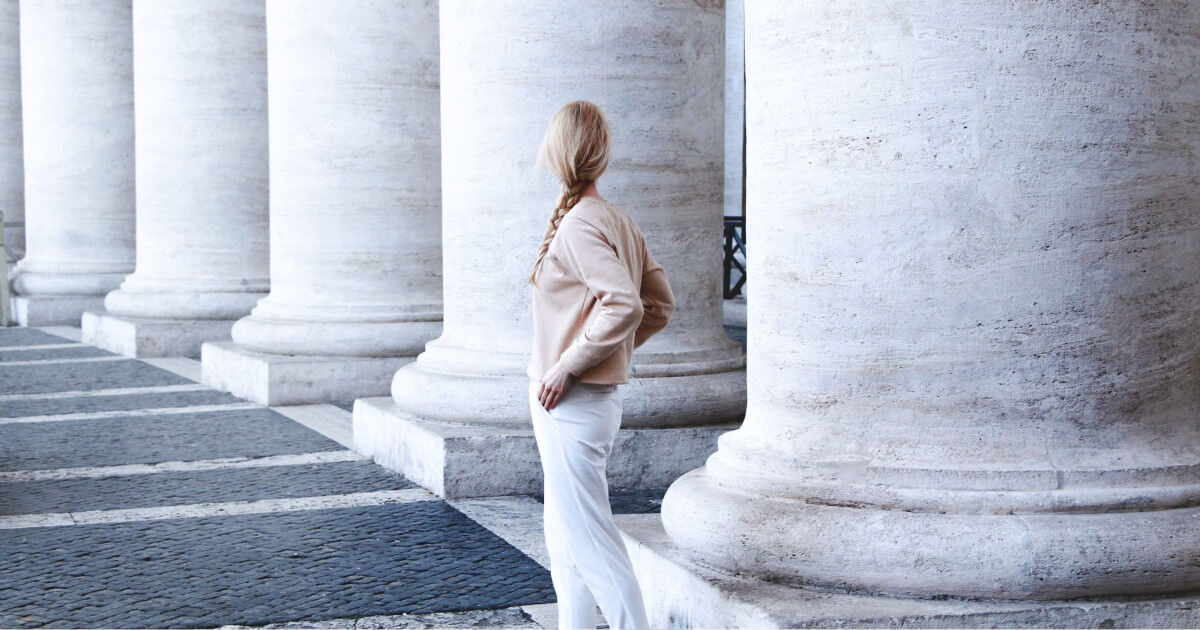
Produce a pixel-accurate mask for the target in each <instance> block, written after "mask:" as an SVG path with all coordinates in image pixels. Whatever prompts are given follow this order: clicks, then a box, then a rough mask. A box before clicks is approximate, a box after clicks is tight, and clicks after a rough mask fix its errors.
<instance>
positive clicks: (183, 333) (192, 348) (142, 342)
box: [81, 311, 237, 358]
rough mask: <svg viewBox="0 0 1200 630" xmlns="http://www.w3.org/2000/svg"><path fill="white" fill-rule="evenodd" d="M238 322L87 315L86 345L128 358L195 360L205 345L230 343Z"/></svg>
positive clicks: (84, 340)
mask: <svg viewBox="0 0 1200 630" xmlns="http://www.w3.org/2000/svg"><path fill="white" fill-rule="evenodd" d="M235 321H237V320H236V319H149V318H144V317H126V316H120V315H113V314H112V313H106V312H96V311H86V312H84V314H83V320H82V325H81V327H82V329H83V342H84V343H87V344H91V345H93V346H97V347H100V348H104V349H105V350H108V351H109V352H116V353H118V354H123V355H125V356H127V357H135V358H136V357H179V356H185V357H195V356H199V355H200V344H202V343H204V342H205V341H222V340H228V339H229V329H231V328H233V323H234V322H235Z"/></svg>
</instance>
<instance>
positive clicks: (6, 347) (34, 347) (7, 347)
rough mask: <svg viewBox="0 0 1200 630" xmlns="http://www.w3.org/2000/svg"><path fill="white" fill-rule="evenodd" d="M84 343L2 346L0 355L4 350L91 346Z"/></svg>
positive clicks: (25, 350) (29, 350)
mask: <svg viewBox="0 0 1200 630" xmlns="http://www.w3.org/2000/svg"><path fill="white" fill-rule="evenodd" d="M91 347H92V346H89V345H87V344H85V343H48V344H45V345H41V346H2V347H0V356H3V355H4V353H5V352H31V351H36V350H59V349H61V348H91Z"/></svg>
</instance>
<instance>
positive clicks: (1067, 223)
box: [662, 0, 1200, 599]
mask: <svg viewBox="0 0 1200 630" xmlns="http://www.w3.org/2000/svg"><path fill="white" fill-rule="evenodd" d="M1176 8H1179V5H1172V7H1168V6H1166V5H1154V6H1149V5H1145V4H1144V3H1140V2H1111V3H1105V4H1103V5H1097V4H1095V3H1091V2H1082V1H1070V2H1058V3H1052V4H1044V5H1037V6H1034V5H1022V6H1020V7H1017V6H1014V5H1006V4H996V3H992V2H985V1H974V2H963V3H956V4H954V5H947V4H946V3H942V2H933V1H928V2H914V3H907V4H904V5H903V6H899V5H890V4H881V3H878V2H873V1H870V0H862V1H857V0H856V1H851V2H839V3H837V4H836V5H834V4H828V3H794V4H779V5H775V4H773V5H765V4H752V5H750V6H749V7H748V10H747V21H746V33H747V48H746V64H747V69H748V70H747V72H748V81H749V82H748V86H747V90H748V92H749V93H752V94H755V95H756V96H755V98H753V99H752V100H751V101H750V103H749V107H748V110H747V116H748V122H749V134H748V138H749V140H750V147H749V150H748V155H749V156H750V164H749V169H750V173H751V180H750V191H749V194H750V198H751V199H752V200H753V204H752V206H751V211H750V217H749V221H750V222H751V223H752V227H751V232H753V233H754V234H757V235H759V236H758V237H757V238H755V239H754V240H753V245H752V246H751V247H750V249H749V260H748V264H749V267H750V269H749V271H750V274H751V276H752V277H753V278H754V283H755V287H756V288H755V299H754V301H753V302H750V303H748V305H747V306H748V310H747V320H748V321H747V331H748V334H749V337H748V347H749V365H748V368H749V373H748V383H749V403H748V410H747V416H746V419H745V422H744V424H743V425H742V427H741V428H740V429H739V430H737V431H733V432H730V433H728V434H725V435H723V436H721V439H720V441H719V448H718V451H717V452H716V453H715V454H713V455H712V456H711V457H710V458H709V459H708V461H707V465H706V467H704V468H701V469H697V470H695V471H691V472H689V473H688V474H686V475H684V476H683V477H681V478H680V479H678V480H676V481H675V483H674V484H672V486H671V488H670V490H669V491H668V492H667V494H666V496H665V497H664V501H663V506H662V515H663V522H664V524H665V528H666V532H667V533H668V534H670V536H671V538H672V540H673V541H674V542H675V543H676V544H678V545H679V546H680V547H681V548H682V549H684V550H686V551H687V552H688V553H689V554H690V555H691V556H692V557H693V558H694V559H696V560H697V561H700V562H703V563H705V564H708V565H711V566H716V567H721V568H724V569H726V570H729V571H737V572H741V573H742V574H744V575H749V576H759V577H763V578H769V579H772V580H776V581H780V582H788V583H798V582H801V581H803V582H806V583H815V584H823V585H833V586H839V587H847V588H858V589H865V590H873V591H877V592H885V593H895V594H913V595H939V594H947V595H957V596H972V597H1011V598H1017V599H1060V598H1068V597H1079V596H1092V595H1095V596H1119V595H1129V594H1143V593H1147V594H1148V593H1155V594H1165V593H1168V592H1178V591H1183V590H1188V589H1191V590H1194V589H1196V588H1197V587H1200V555H1198V554H1200V552H1198V551H1197V550H1200V528H1197V527H1196V522H1197V519H1198V518H1200V508H1198V507H1197V506H1198V505H1200V397H1197V396H1196V386H1195V383H1196V380H1197V377H1198V376H1200V364H1198V363H1197V362H1196V361H1195V357H1196V356H1197V355H1200V337H1198V336H1197V335H1196V334H1195V331H1196V325H1197V323H1198V322H1200V214H1197V213H1196V211H1195V209H1196V207H1197V206H1198V205H1200V162H1198V161H1197V160H1195V159H1194V156H1195V155H1196V154H1197V153H1198V152H1200V84H1198V83H1197V82H1196V81H1194V80H1192V79H1193V78H1194V77H1193V75H1194V72H1195V67H1196V64H1195V60H1196V54H1197V50H1198V48H1197V44H1196V40H1195V39H1194V38H1186V39H1181V38H1179V37H1177V36H1176V34H1177V33H1179V32H1189V33H1195V32H1200V9H1194V8H1192V9H1188V10H1183V11H1177V10H1175V9H1176ZM1100 51H1103V52H1102V53H1101V52H1100ZM1151 532H1152V533H1151Z"/></svg>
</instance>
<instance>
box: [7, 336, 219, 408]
mask: <svg viewBox="0 0 1200 630" xmlns="http://www.w3.org/2000/svg"><path fill="white" fill-rule="evenodd" d="M10 332H11V331H4V334H3V335H0V338H3V339H5V340H7V338H8V335H9V334H10ZM194 382H195V381H190V380H188V379H186V378H184V377H182V376H179V375H178V374H175V373H174V372H168V371H166V370H163V369H160V368H157V367H154V366H153V365H150V364H149V363H145V362H142V361H138V360H137V359H125V360H119V361H89V362H84V363H50V364H44V365H4V364H3V363H0V394H45V393H50V392H67V391H74V390H90V389H109V388H114V387H149V386H153V385H180V384H183V383H189V384H191V383H194Z"/></svg>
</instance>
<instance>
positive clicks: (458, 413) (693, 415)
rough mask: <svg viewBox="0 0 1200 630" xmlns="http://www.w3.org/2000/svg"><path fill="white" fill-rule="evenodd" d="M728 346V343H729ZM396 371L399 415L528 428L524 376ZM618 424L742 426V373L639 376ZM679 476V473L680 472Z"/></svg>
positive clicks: (624, 390) (417, 364)
mask: <svg viewBox="0 0 1200 630" xmlns="http://www.w3.org/2000/svg"><path fill="white" fill-rule="evenodd" d="M730 343H732V342H730ZM427 355H428V351H426V352H425V353H422V354H421V355H420V356H418V357H417V360H416V361H414V362H413V363H412V364H411V365H407V366H405V368H404V369H403V370H398V371H397V372H396V375H395V377H394V378H393V379H392V388H391V392H392V398H393V399H395V400H396V402H397V403H399V405H400V408H401V409H403V410H404V412H406V413H409V414H411V415H414V416H419V417H421V418H425V419H428V420H433V421H438V422H451V423H467V424H487V425H494V426H506V427H510V428H512V427H518V428H519V427H525V426H528V425H529V393H528V391H529V390H528V388H529V380H530V379H529V376H527V375H526V374H524V373H522V372H517V371H515V370H513V371H510V372H508V373H501V374H487V375H484V374H472V373H469V372H468V371H467V370H465V369H464V370H462V371H461V372H457V373H451V372H442V371H435V370H430V369H425V368H424V367H423V365H422V363H423V362H424V361H423V359H422V357H425V356H427ZM460 391H461V392H471V395H470V396H454V397H448V396H432V395H430V392H460ZM620 392H621V397H622V398H621V400H622V406H623V408H624V419H623V420H622V426H626V427H630V428H638V429H651V428H654V429H659V428H674V427H684V426H700V425H704V424H728V423H730V422H735V423H737V424H741V422H742V419H743V418H745V416H746V370H745V369H744V368H743V369H736V370H727V371H724V372H710V373H702V374H687V375H683V376H668V377H646V376H638V375H637V371H636V366H635V369H634V373H633V374H632V378H630V379H629V382H628V383H623V384H621V385H620ZM681 472H684V471H681Z"/></svg>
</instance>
